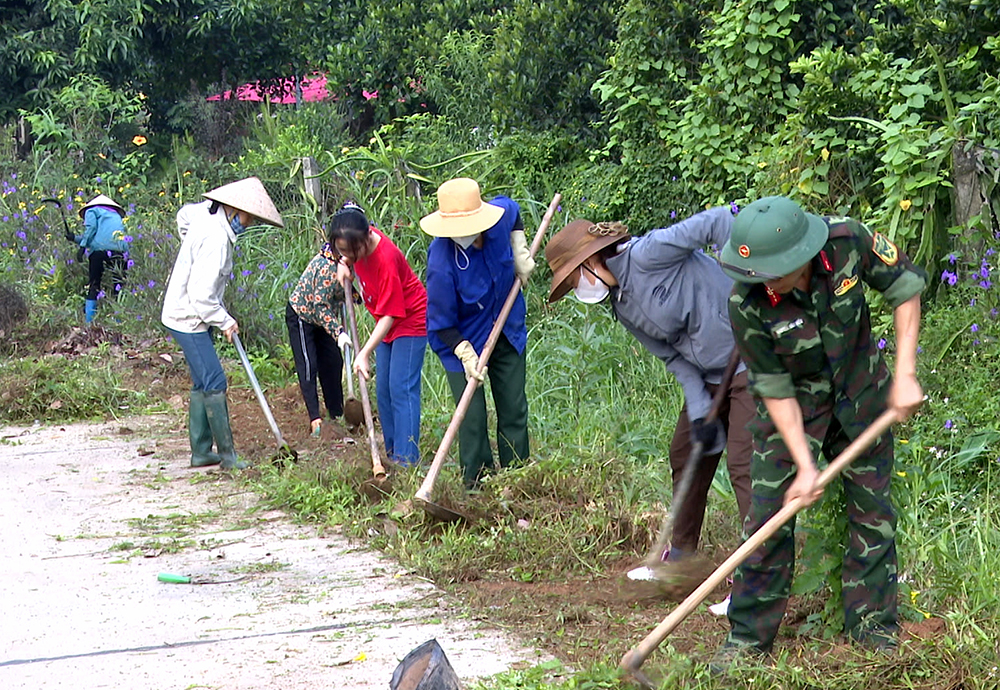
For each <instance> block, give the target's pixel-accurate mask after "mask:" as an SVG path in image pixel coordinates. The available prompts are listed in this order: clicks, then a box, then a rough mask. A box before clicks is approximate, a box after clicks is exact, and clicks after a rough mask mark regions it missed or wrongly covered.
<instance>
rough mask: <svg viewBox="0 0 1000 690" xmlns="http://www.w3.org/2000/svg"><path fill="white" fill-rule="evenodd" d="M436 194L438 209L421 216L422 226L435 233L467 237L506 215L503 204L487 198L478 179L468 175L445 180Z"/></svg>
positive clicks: (434, 234) (429, 232)
mask: <svg viewBox="0 0 1000 690" xmlns="http://www.w3.org/2000/svg"><path fill="white" fill-rule="evenodd" d="M437 197H438V210H437V211H435V212H434V213H432V214H430V215H427V216H424V217H423V218H421V219H420V228H421V229H422V230H423V231H424V232H426V233H427V234H428V235H431V236H432V237H468V236H469V235H475V234H478V233H480V232H483V231H484V230H489V229H490V228H492V227H493V226H494V225H496V224H497V222H498V221H499V220H500V219H501V218H503V208H502V207H500V206H494V205H493V204H488V203H486V202H484V201H483V197H482V194H481V193H480V191H479V183H478V182H476V181H475V180H472V179H470V178H468V177H456V178H455V179H454V180H448V181H447V182H444V183H443V184H442V185H441V186H440V187H438V191H437Z"/></svg>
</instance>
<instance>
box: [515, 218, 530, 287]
mask: <svg viewBox="0 0 1000 690" xmlns="http://www.w3.org/2000/svg"><path fill="white" fill-rule="evenodd" d="M510 248H511V249H512V250H514V272H515V273H517V277H518V278H520V279H521V285H527V284H528V278H530V277H531V272H532V271H534V270H535V260H534V259H532V258H531V252H530V251H528V240H527V239H525V237H524V230H514V231H513V232H511V233H510Z"/></svg>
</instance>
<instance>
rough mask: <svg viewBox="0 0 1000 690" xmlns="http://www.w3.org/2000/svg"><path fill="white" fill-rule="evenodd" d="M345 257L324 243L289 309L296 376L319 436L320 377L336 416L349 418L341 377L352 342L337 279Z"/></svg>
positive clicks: (287, 316) (314, 431) (287, 318)
mask: <svg viewBox="0 0 1000 690" xmlns="http://www.w3.org/2000/svg"><path fill="white" fill-rule="evenodd" d="M339 259H340V256H339V255H338V254H337V252H336V250H334V249H333V248H332V247H331V246H330V243H329V242H327V243H326V244H324V245H323V248H322V249H321V250H320V252H319V254H317V255H316V256H314V257H313V258H312V260H311V261H310V262H309V265H307V266H306V269H305V270H304V271H303V272H302V275H301V276H300V277H299V282H298V284H297V285H296V286H295V290H293V291H292V294H291V296H290V297H289V298H288V304H287V305H286V306H285V325H287V326H288V338H289V341H290V342H291V345H292V356H293V358H294V359H295V372H296V373H297V374H298V377H299V389H300V390H301V391H302V399H303V400H304V401H305V403H306V410H307V411H308V412H309V419H310V427H311V431H312V434H313V436H319V435H320V433H321V431H322V424H323V420H322V415H321V414H320V411H319V392H318V390H317V389H316V379H317V378H318V379H319V383H320V386H322V388H323V402H324V403H325V404H326V409H327V412H329V414H330V418H331V419H333V418H336V417H339V416H341V415H342V414H344V388H343V383H342V380H341V374H340V372H341V370H342V369H343V366H344V359H343V356H342V355H341V353H340V348H341V347H343V346H344V345H345V344H350V342H351V341H350V337H349V336H348V335H347V334H346V333H345V332H344V326H343V323H342V322H341V320H340V315H341V314H343V306H344V286H343V285H341V284H340V283H339V282H338V281H337V262H338V261H339Z"/></svg>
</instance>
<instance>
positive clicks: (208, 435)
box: [188, 391, 222, 467]
mask: <svg viewBox="0 0 1000 690" xmlns="http://www.w3.org/2000/svg"><path fill="white" fill-rule="evenodd" d="M188 436H189V437H190V438H191V467H208V466H209V465H218V464H219V463H220V462H222V458H221V457H220V456H219V455H218V453H213V452H212V427H210V426H209V424H208V413H207V412H206V411H205V392H204V391H191V401H190V403H189V404H188Z"/></svg>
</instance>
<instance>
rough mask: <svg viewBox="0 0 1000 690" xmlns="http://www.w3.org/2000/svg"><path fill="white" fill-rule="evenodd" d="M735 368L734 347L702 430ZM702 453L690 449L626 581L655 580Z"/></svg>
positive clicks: (715, 413)
mask: <svg viewBox="0 0 1000 690" xmlns="http://www.w3.org/2000/svg"><path fill="white" fill-rule="evenodd" d="M739 364H740V353H739V351H738V350H737V349H736V348H735V347H734V348H733V352H732V354H731V355H729V362H728V363H727V364H726V369H725V371H724V372H723V373H722V381H721V382H720V383H719V387H718V388H717V389H716V391H715V395H714V396H713V397H712V406H711V408H709V410H708V414H707V415H705V425H706V426H707V425H709V424H714V423H715V420H716V419H718V418H719V409H720V408H721V407H722V401H723V400H725V399H726V395H728V393H729V386H730V385H731V384H732V382H733V376H734V375H735V374H736V368H737V367H738V366H739ZM704 453H705V444H704V443H702V442H701V441H695V442H694V444H693V445H692V446H691V455H690V456H688V460H687V463H686V464H685V465H684V469H683V470H682V471H681V476H680V479H679V480H678V482H677V490H676V491H674V497H673V500H672V501H671V503H670V512H669V513H667V516H666V517H665V518H663V523H662V524H661V525H660V531H659V533H658V534H657V537H656V541H655V542H654V543H653V547H652V548H651V549H650V551H649V554H648V555H647V556H646V560H645V561H644V563H643V565H642V566H640V567H638V568H634V569H632V570H630V571H629V572H628V578H629V579H630V580H656V579H658V577H657V576H658V573H657V568H658V567H659V566H660V565H661V563H662V558H663V552H664V550H665V549H666V548H667V542H668V541H670V536H671V535H672V534H673V531H674V520H675V519H676V518H677V512H678V511H679V510H681V508H683V507H684V501H686V500H687V495H688V492H689V491H690V490H691V483H692V482H693V481H694V476H695V474H697V472H698V466H699V465H700V464H701V456H702V455H704Z"/></svg>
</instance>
